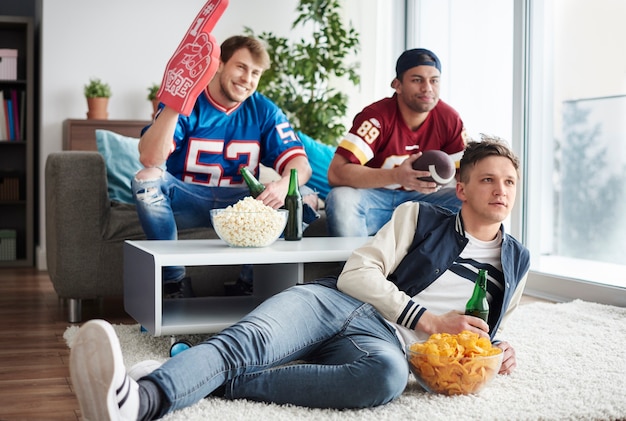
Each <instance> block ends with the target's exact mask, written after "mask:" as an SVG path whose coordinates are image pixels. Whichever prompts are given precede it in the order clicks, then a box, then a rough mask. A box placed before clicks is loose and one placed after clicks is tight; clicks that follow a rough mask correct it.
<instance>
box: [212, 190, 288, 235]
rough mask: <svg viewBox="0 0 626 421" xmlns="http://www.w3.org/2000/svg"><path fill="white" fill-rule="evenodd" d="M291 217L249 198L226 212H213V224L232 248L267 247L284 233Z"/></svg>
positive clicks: (282, 211) (283, 211)
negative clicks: (288, 218) (288, 217)
mask: <svg viewBox="0 0 626 421" xmlns="http://www.w3.org/2000/svg"><path fill="white" fill-rule="evenodd" d="M288 215H289V211H287V210H285V209H273V208H271V207H269V206H266V205H264V204H263V202H261V201H260V200H256V199H253V198H252V197H251V196H248V197H246V198H244V199H242V200H240V201H239V202H237V203H235V204H234V205H231V206H228V207H226V208H224V209H212V210H211V222H212V223H213V228H214V229H215V232H216V233H217V235H218V236H219V237H220V238H221V239H222V240H224V241H225V242H226V244H228V245H229V246H231V247H267V246H269V245H271V244H273V243H274V241H276V240H277V239H278V238H279V237H280V235H281V234H282V233H283V230H284V229H285V225H286V224H287V216H288Z"/></svg>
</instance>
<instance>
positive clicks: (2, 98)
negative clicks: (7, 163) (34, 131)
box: [0, 89, 26, 141]
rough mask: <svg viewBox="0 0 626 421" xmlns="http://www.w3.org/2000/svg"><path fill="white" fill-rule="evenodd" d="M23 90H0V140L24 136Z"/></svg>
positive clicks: (11, 139)
mask: <svg viewBox="0 0 626 421" xmlns="http://www.w3.org/2000/svg"><path fill="white" fill-rule="evenodd" d="M25 94H26V93H25V91H23V90H21V91H18V90H17V89H11V90H9V91H0V141H18V140H24V139H25V138H26V136H25V132H24V128H25V121H24V120H25V116H24V114H25V112H24V110H25Z"/></svg>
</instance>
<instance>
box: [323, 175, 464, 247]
mask: <svg viewBox="0 0 626 421" xmlns="http://www.w3.org/2000/svg"><path fill="white" fill-rule="evenodd" d="M405 202H428V203H432V204H435V205H439V206H442V207H444V208H446V209H449V210H451V211H452V212H458V210H459V209H461V201H460V200H459V199H458V198H457V197H456V190H455V189H454V188H443V189H441V190H439V191H438V192H435V193H430V194H424V193H419V192H416V191H404V190H390V189H384V188H381V189H355V188H353V187H334V188H333V189H332V190H331V191H330V193H329V194H328V196H327V197H326V223H327V227H328V233H329V234H330V235H331V236H332V237H367V236H369V235H374V234H376V233H377V232H378V230H379V229H381V228H382V226H383V225H385V224H386V223H387V222H388V221H389V220H390V219H391V215H392V214H393V211H394V210H395V209H396V208H397V207H398V206H399V205H401V204H402V203H405Z"/></svg>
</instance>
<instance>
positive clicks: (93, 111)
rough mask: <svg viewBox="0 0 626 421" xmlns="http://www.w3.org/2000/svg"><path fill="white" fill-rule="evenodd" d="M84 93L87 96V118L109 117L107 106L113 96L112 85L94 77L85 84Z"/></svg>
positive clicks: (102, 118) (103, 118) (104, 118)
mask: <svg viewBox="0 0 626 421" xmlns="http://www.w3.org/2000/svg"><path fill="white" fill-rule="evenodd" d="M84 93H85V98H87V108H88V111H87V118H88V119H94V120H106V119H107V118H108V117H109V113H108V112H107V108H108V106H109V98H110V97H111V87H110V86H109V85H108V84H107V83H104V82H102V81H101V80H100V79H98V78H92V79H89V83H88V84H87V85H85V90H84Z"/></svg>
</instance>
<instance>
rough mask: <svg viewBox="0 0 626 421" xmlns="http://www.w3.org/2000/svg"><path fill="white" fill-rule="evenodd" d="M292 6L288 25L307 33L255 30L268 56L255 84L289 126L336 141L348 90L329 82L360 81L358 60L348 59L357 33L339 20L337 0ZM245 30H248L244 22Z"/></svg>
mask: <svg viewBox="0 0 626 421" xmlns="http://www.w3.org/2000/svg"><path fill="white" fill-rule="evenodd" d="M296 12H297V13H298V17H297V18H296V20H295V21H294V22H293V24H292V28H296V27H297V26H302V27H304V28H312V33H311V34H310V35H311V36H310V37H308V38H307V39H304V38H302V39H300V40H299V41H297V42H290V40H289V39H287V38H283V37H277V36H275V35H274V34H272V33H271V32H263V33H261V34H260V35H258V38H259V39H261V40H263V41H265V43H266V44H267V49H268V53H269V55H270V58H271V60H272V66H271V67H270V68H269V69H268V70H267V71H265V72H264V73H263V77H262V78H261V80H260V81H259V86H258V90H259V92H261V93H262V94H264V95H265V96H267V97H268V98H270V99H271V100H272V101H274V102H275V103H276V105H278V106H279V107H280V108H281V109H282V110H283V111H284V112H285V114H287V117H288V118H289V120H290V122H291V124H292V125H293V126H294V129H296V130H297V131H301V132H303V133H305V134H307V135H309V136H310V137H312V138H313V139H316V140H319V141H321V142H323V143H326V144H328V145H337V141H338V139H340V138H341V136H343V135H344V134H345V130H346V128H345V126H344V125H343V124H342V119H343V118H344V117H345V116H346V113H347V111H348V96H347V95H346V94H345V93H343V92H340V91H338V90H337V89H336V88H334V86H338V84H337V80H338V79H339V80H341V79H347V80H348V81H350V82H351V83H352V84H353V85H358V84H359V83H360V77H359V74H358V72H357V70H358V67H359V65H358V63H356V62H353V61H351V60H350V57H351V56H352V55H354V53H356V52H357V51H358V49H359V35H358V33H357V32H356V30H355V29H354V28H353V27H352V25H346V24H344V23H343V21H342V19H341V6H340V0H300V2H299V3H298V7H297V8H296ZM245 32H246V33H247V34H249V35H254V32H253V31H252V29H250V28H248V27H246V28H245Z"/></svg>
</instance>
